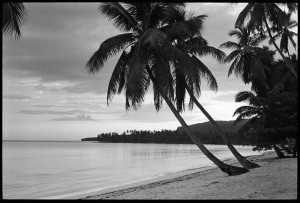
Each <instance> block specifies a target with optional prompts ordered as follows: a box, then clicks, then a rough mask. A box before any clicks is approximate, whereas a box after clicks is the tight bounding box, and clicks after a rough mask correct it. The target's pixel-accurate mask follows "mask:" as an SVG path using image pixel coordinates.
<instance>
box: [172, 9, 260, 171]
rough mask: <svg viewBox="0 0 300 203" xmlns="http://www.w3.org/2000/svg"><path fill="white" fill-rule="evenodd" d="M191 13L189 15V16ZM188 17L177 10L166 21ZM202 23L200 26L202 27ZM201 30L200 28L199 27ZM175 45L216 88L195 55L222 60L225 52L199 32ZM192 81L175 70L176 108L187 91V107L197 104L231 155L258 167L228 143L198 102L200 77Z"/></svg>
mask: <svg viewBox="0 0 300 203" xmlns="http://www.w3.org/2000/svg"><path fill="white" fill-rule="evenodd" d="M202 16H203V19H204V17H206V15H202ZM191 17H192V15H190V16H189V18H191ZM189 18H186V13H185V12H184V11H181V10H179V12H178V14H177V15H175V17H173V18H172V19H171V20H169V21H168V23H176V22H181V21H184V20H188V19H189ZM202 24H203V23H201V24H200V26H201V27H202ZM200 30H202V29H200ZM175 45H176V46H177V47H178V48H179V49H181V50H183V51H184V52H186V53H187V54H188V55H189V56H190V58H191V60H193V61H195V63H196V65H195V67H194V68H195V69H196V70H198V71H199V73H198V74H199V75H200V76H204V77H206V78H207V80H208V85H209V87H210V88H211V89H212V90H217V82H216V79H215V78H214V76H213V75H212V73H211V72H210V70H209V69H208V68H207V67H206V66H205V64H204V63H202V62H201V60H199V58H197V56H203V55H207V54H210V55H211V56H212V57H214V58H216V59H217V60H219V61H223V59H224V57H225V53H224V52H222V51H220V50H218V49H216V48H214V47H211V46H209V45H208V43H207V41H206V40H205V39H204V38H203V37H202V36H201V32H200V33H197V34H196V35H194V36H188V38H187V39H183V38H181V39H176V43H175ZM193 82H194V83H193V84H191V83H187V82H186V77H185V75H184V73H183V72H182V71H181V69H179V70H177V71H176V82H175V84H176V105H177V109H178V110H179V111H182V110H184V101H185V91H187V92H188V94H189V95H190V102H189V108H190V109H192V108H193V103H195V104H196V105H197V107H198V108H199V109H200V110H201V112H202V113H203V114H204V115H205V116H206V117H207V118H208V120H209V121H210V122H211V123H212V125H213V126H214V127H215V128H216V130H217V133H218V134H219V135H220V136H221V138H222V139H223V141H224V142H225V144H226V145H227V146H228V148H229V149H230V151H231V152H232V153H233V155H234V156H235V157H236V158H237V160H238V161H239V162H240V164H241V165H242V166H243V167H245V168H247V169H251V168H256V167H259V165H258V164H255V163H253V162H250V161H249V160H247V159H246V158H245V157H243V156H242V155H241V154H240V153H239V152H238V151H237V150H236V149H235V148H234V146H233V145H232V144H231V143H230V141H229V140H228V138H227V136H226V134H225V133H224V132H223V131H222V129H221V128H220V127H219V125H218V124H217V123H216V122H215V120H214V119H213V118H212V117H211V116H210V115H209V113H208V112H207V111H206V110H205V108H204V107H203V106H202V105H201V104H200V103H199V101H198V100H197V98H196V96H197V97H199V95H200V86H199V85H198V84H200V83H201V80H200V77H199V78H197V81H193ZM195 95H196V96H195Z"/></svg>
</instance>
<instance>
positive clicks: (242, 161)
mask: <svg viewBox="0 0 300 203" xmlns="http://www.w3.org/2000/svg"><path fill="white" fill-rule="evenodd" d="M185 88H186V90H187V91H188V93H189V95H190V97H191V99H192V100H193V102H194V103H195V104H196V105H197V106H198V108H199V109H200V110H201V111H202V113H203V114H204V115H205V116H206V117H207V118H208V120H209V121H210V122H211V124H212V125H213V126H214V127H215V128H216V129H217V132H218V133H219V135H220V136H221V137H222V139H223V141H224V142H225V144H226V145H227V146H228V148H229V149H230V151H231V152H232V154H233V155H234V156H235V158H236V159H237V160H238V161H239V162H240V164H241V165H242V166H243V167H245V168H247V169H251V168H257V167H260V166H259V165H258V164H256V163H253V162H251V161H249V160H247V159H246V158H245V157H243V156H242V155H241V154H240V153H239V152H238V151H237V150H236V149H235V148H234V147H233V145H232V144H231V143H230V142H229V140H228V139H227V136H226V135H225V133H224V132H223V131H222V130H221V128H220V127H219V126H218V124H217V123H216V122H215V121H214V119H213V118H212V117H211V116H210V115H209V114H208V112H207V111H206V110H205V109H204V108H203V106H202V105H201V104H200V103H199V102H198V100H197V99H196V97H195V96H194V94H193V92H192V91H191V90H190V89H189V88H188V87H187V85H185Z"/></svg>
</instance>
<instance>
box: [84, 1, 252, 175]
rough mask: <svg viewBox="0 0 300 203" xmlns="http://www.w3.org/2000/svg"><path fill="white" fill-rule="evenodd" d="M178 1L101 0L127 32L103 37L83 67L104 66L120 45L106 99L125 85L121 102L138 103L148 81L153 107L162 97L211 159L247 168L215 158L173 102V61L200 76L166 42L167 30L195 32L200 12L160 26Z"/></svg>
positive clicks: (135, 105) (104, 9)
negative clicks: (106, 0) (133, 0)
mask: <svg viewBox="0 0 300 203" xmlns="http://www.w3.org/2000/svg"><path fill="white" fill-rule="evenodd" d="M177 6H182V5H178V4H176V3H175V4H166V3H122V4H120V3H116V2H110V3H102V4H101V5H100V7H99V10H100V12H101V13H102V14H104V15H106V16H107V17H108V18H110V19H111V20H113V23H114V25H115V26H116V27H117V28H119V29H121V30H122V31H126V32H127V33H125V34H120V35H117V36H114V37H111V38H109V39H107V40H105V41H104V42H103V43H102V44H101V45H100V47H99V49H98V50H97V51H96V52H95V53H94V55H93V56H92V57H91V58H90V59H89V61H88V62H87V68H88V70H89V71H90V72H91V73H95V72H97V71H99V70H100V69H101V68H102V67H103V65H104V62H105V61H106V60H107V59H108V57H110V56H112V55H114V54H116V53H117V52H119V51H123V52H122V54H121V56H120V58H119V60H118V62H117V64H116V67H115V68H114V71H113V73H112V76H111V79H110V82H109V85H108V93H107V101H108V102H109V101H111V100H112V97H113V95H114V94H116V93H121V92H122V90H123V89H124V90H125V99H126V102H125V108H126V109H127V110H128V109H130V108H133V109H137V108H138V107H139V106H140V105H141V103H142V102H143V99H144V95H145V93H146V91H147V90H148V87H149V85H150V83H151V82H152V83H153V91H154V104H155V107H156V109H157V110H159V108H160V107H161V105H162V100H164V101H165V102H166V103H167V104H168V106H169V108H170V109H171V110H172V112H173V114H174V115H175V116H176V118H177V119H178V121H179V122H180V123H181V125H182V126H183V128H184V129H185V131H186V132H187V134H188V136H189V137H190V138H191V140H192V141H193V142H194V143H195V144H196V145H197V146H198V148H199V149H200V150H201V151H202V152H203V153H204V154H205V155H206V156H207V157H208V158H209V159H210V160H211V161H212V162H213V163H214V164H216V165H217V166H218V167H219V168H220V169H221V170H222V171H223V172H225V173H227V174H229V175H236V174H241V173H245V172H247V171H248V170H247V169H245V168H240V167H236V166H231V165H228V164H226V163H224V162H222V161H220V160H219V159H218V158H216V157H215V156H214V155H213V154H212V153H211V152H210V151H209V150H208V149H207V148H206V147H205V146H204V145H203V143H202V142H201V141H200V140H199V139H197V138H196V136H195V134H194V133H193V132H192V131H191V129H190V128H189V126H188V125H187V124H186V123H185V121H184V120H183V118H182V117H181V115H180V113H179V111H178V110H177V109H176V108H175V106H174V105H173V102H174V101H175V98H174V88H173V82H174V78H173V77H176V74H172V69H173V67H176V68H174V69H175V70H178V69H179V68H181V69H183V70H184V72H185V74H186V75H187V76H188V78H189V80H191V81H193V80H196V79H195V78H197V77H199V76H198V75H197V74H195V73H197V72H196V71H195V70H194V69H193V68H192V67H193V65H194V63H193V62H192V61H191V60H190V58H189V56H188V55H187V54H186V53H184V52H183V51H181V50H180V49H178V48H176V47H175V46H174V45H173V44H172V43H170V38H172V35H171V33H172V34H173V35H174V34H175V35H178V36H183V35H185V34H186V33H187V32H188V33H189V34H191V32H194V33H195V32H199V31H198V30H192V29H189V27H194V26H191V25H194V24H197V23H199V22H201V20H200V18H201V17H199V18H197V17H195V18H193V19H190V20H189V21H186V22H180V23H179V24H174V25H172V24H170V25H165V26H162V19H164V16H166V15H168V14H170V13H172V11H173V10H174V9H175V7H177ZM178 25H180V26H178ZM177 26H178V27H177ZM174 28H176V29H174ZM169 64H172V65H171V66H170V65H169ZM173 73H174V71H173Z"/></svg>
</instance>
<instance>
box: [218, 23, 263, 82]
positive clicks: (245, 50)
mask: <svg viewBox="0 0 300 203" xmlns="http://www.w3.org/2000/svg"><path fill="white" fill-rule="evenodd" d="M228 34H229V36H231V37H232V36H235V37H236V38H237V42H232V41H228V42H225V43H223V44H221V45H220V48H228V49H233V51H232V52H231V53H230V54H229V55H228V56H227V57H226V59H225V61H224V62H231V61H232V64H231V66H230V68H229V70H228V77H229V76H230V75H231V74H232V73H233V72H234V74H235V75H236V76H237V77H238V76H241V78H242V80H243V82H244V83H245V84H247V83H249V82H250V76H251V75H252V74H255V71H254V70H252V69H251V67H253V66H252V64H253V63H254V61H255V60H257V59H256V53H257V51H258V47H257V46H258V44H259V43H260V42H262V41H263V40H264V39H265V38H266V36H265V35H259V34H257V33H254V32H252V31H251V30H250V29H249V27H248V26H246V27H244V26H241V27H237V28H236V29H234V30H231V31H229V33H228Z"/></svg>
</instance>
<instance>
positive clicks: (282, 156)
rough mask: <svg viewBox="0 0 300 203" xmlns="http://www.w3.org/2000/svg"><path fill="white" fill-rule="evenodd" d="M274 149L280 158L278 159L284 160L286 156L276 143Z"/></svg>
mask: <svg viewBox="0 0 300 203" xmlns="http://www.w3.org/2000/svg"><path fill="white" fill-rule="evenodd" d="M273 148H274V150H275V152H276V154H277V156H278V158H284V157H285V156H284V154H283V153H282V152H281V151H280V149H279V148H278V147H277V146H276V144H275V143H274V144H273Z"/></svg>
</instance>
